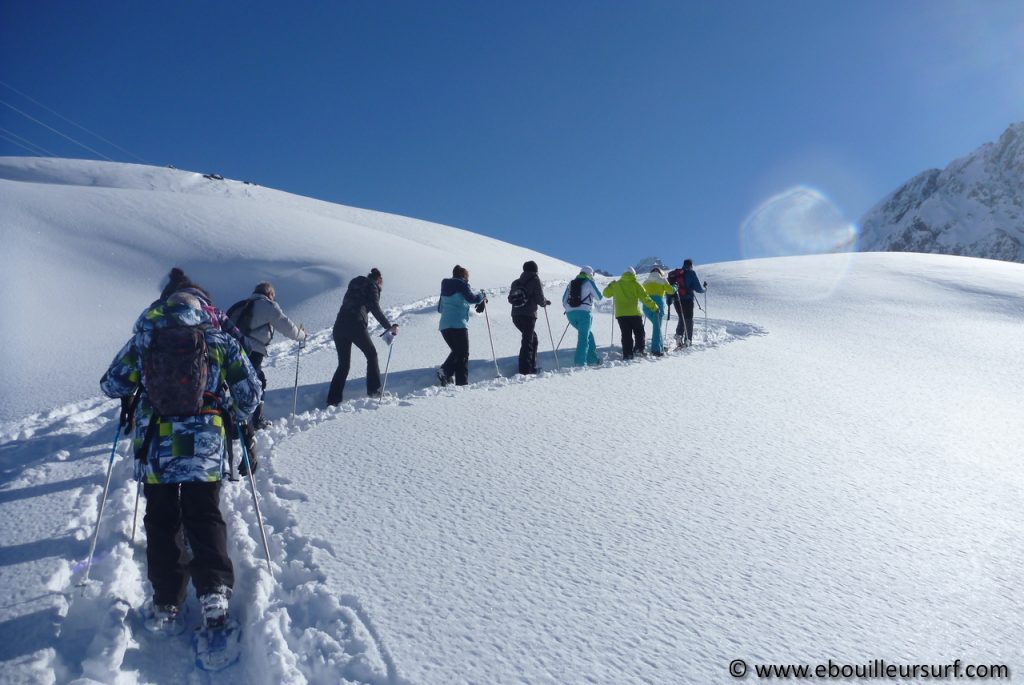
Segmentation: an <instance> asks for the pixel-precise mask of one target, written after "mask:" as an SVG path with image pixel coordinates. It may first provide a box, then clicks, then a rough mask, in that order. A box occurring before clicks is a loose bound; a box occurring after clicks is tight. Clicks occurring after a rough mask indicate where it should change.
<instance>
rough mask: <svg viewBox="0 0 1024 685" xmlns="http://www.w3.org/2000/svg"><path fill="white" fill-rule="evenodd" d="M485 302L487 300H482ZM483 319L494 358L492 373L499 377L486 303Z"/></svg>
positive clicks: (492, 357)
mask: <svg viewBox="0 0 1024 685" xmlns="http://www.w3.org/2000/svg"><path fill="white" fill-rule="evenodd" d="M484 302H485V303H486V302H487V300H484ZM484 321H486V322H487V339H488V340H490V341H491V359H493V360H494V373H496V374H498V376H497V377H498V378H501V371H500V370H499V369H498V355H496V354H494V338H493V337H492V336H491V317H490V315H489V314H488V313H487V305H486V304H485V305H484Z"/></svg>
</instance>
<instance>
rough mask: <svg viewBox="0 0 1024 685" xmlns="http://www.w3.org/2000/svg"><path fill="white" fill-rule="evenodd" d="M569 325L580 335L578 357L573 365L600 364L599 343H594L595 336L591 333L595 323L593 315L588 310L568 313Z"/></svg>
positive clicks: (577, 348)
mask: <svg viewBox="0 0 1024 685" xmlns="http://www.w3.org/2000/svg"><path fill="white" fill-rule="evenodd" d="M565 315H566V316H567V317H569V323H570V324H571V325H572V327H573V328H575V329H576V332H577V333H578V335H577V338H576V356H575V357H573V363H575V364H576V366H583V365H585V364H599V363H600V362H601V359H600V358H599V357H598V356H597V343H596V342H594V334H593V333H591V332H590V328H591V325H592V324H593V322H594V317H593V315H592V314H591V313H590V312H589V311H586V310H583V309H580V310H577V311H573V312H566V314H565Z"/></svg>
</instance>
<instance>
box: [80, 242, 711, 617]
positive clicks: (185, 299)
mask: <svg viewBox="0 0 1024 685" xmlns="http://www.w3.org/2000/svg"><path fill="white" fill-rule="evenodd" d="M383 283H384V281H383V276H382V275H381V272H380V270H379V269H376V268H374V269H371V270H370V272H369V274H367V275H366V276H357V277H355V278H353V279H352V280H351V281H350V282H349V284H348V288H347V290H346V292H345V295H344V297H343V299H342V304H341V307H340V309H339V311H338V315H337V318H336V319H335V322H334V328H333V331H332V332H333V337H334V343H335V348H336V351H337V354H338V369H337V371H336V372H335V373H334V377H333V378H332V380H331V385H330V390H329V391H328V397H327V403H328V404H329V405H335V404H338V403H340V402H341V401H342V396H343V392H344V388H345V382H346V379H347V378H348V373H349V369H350V367H351V353H352V346H353V345H355V346H356V347H357V348H359V350H360V351H361V352H363V354H364V355H365V356H366V360H367V372H366V390H367V394H368V395H370V396H371V397H372V396H377V397H379V396H380V393H381V378H380V368H379V364H378V361H377V352H376V348H375V347H374V344H373V340H372V339H371V337H370V333H369V328H368V325H369V315H371V314H372V315H373V317H374V318H375V319H376V320H377V322H378V323H379V324H380V325H381V327H382V328H383V329H384V334H383V337H384V339H385V341H386V342H388V343H390V342H391V341H392V340H393V338H394V336H396V335H397V334H398V325H397V324H395V323H393V322H391V321H389V320H388V318H387V316H386V315H385V314H384V312H383V311H381V307H380V294H381V288H382V287H383ZM162 285H163V287H162V290H161V293H160V297H159V298H158V299H157V300H156V301H154V302H153V303H152V304H150V305H149V306H148V307H147V308H146V309H145V311H144V312H143V313H142V314H141V315H140V316H139V317H138V319H137V320H136V322H135V325H134V328H133V331H132V336H131V338H130V339H129V340H128V342H127V343H125V345H124V346H123V347H122V348H121V350H120V351H119V352H118V353H117V355H116V356H115V357H114V360H113V362H112V363H111V364H110V367H109V368H108V369H107V371H106V373H105V374H104V375H103V378H102V379H101V380H100V387H101V388H102V390H103V392H104V393H105V394H106V395H107V396H108V397H112V398H119V399H120V400H121V419H120V424H121V428H123V429H124V432H125V433H126V434H133V441H132V447H133V451H134V454H135V477H136V479H137V480H138V481H139V483H140V490H141V493H142V494H144V495H145V497H146V508H145V515H144V518H143V525H144V527H145V530H146V539H147V545H146V562H147V563H146V566H147V576H148V578H149V581H150V583H151V584H152V587H153V596H152V598H151V599H150V600H149V601H147V603H146V606H145V607H144V610H143V617H144V620H143V624H144V625H145V627H146V628H147V629H149V630H152V631H154V632H167V631H169V630H171V629H173V628H174V627H175V626H180V625H181V618H182V615H181V607H182V604H183V602H184V600H185V596H186V592H187V587H188V582H189V579H191V582H192V584H193V586H194V588H195V591H196V596H197V597H198V599H199V603H200V606H201V608H202V625H203V627H205V628H209V629H216V628H218V627H221V626H224V625H225V624H226V622H227V620H228V616H229V612H228V606H229V600H230V597H231V593H232V588H233V587H234V569H233V566H232V563H231V559H230V557H229V556H228V553H227V528H226V525H225V522H224V519H223V516H222V515H221V512H220V506H219V502H220V489H221V482H222V479H223V478H224V476H225V475H226V474H227V473H228V472H230V473H231V476H232V478H233V477H234V471H235V464H236V458H235V455H234V453H233V440H234V439H235V438H238V439H239V441H240V443H241V448H242V452H243V454H242V455H241V456H242V458H241V460H240V466H239V473H240V474H241V475H243V476H245V475H248V476H249V477H250V478H251V476H252V473H253V472H254V471H255V470H256V467H257V465H258V457H257V454H256V451H255V447H256V445H255V432H256V431H257V430H259V429H261V428H265V427H266V426H267V423H268V422H267V419H266V418H265V417H264V416H263V394H264V391H265V390H266V386H267V380H266V376H265V375H264V373H263V370H262V364H263V360H264V358H265V356H266V354H267V346H268V345H269V344H270V343H271V341H272V340H273V338H274V334H275V332H277V331H280V332H281V333H282V334H284V335H285V336H286V337H288V338H291V339H292V340H295V341H298V342H299V343H300V345H301V344H303V343H304V342H305V340H306V337H307V336H306V332H305V330H304V328H303V326H297V325H296V324H295V323H294V322H293V321H292V320H291V319H289V318H288V316H287V315H285V313H284V312H283V311H282V309H281V307H280V305H278V303H277V302H276V292H275V289H274V286H273V285H272V284H271V283H269V282H265V281H264V282H261V283H258V284H257V285H256V287H255V288H254V289H253V292H252V294H251V295H250V296H249V297H248V298H246V299H244V300H241V301H239V302H237V303H236V304H234V305H232V306H231V307H230V308H229V309H228V310H227V311H223V310H221V309H219V308H218V307H217V306H216V305H215V304H214V302H213V298H212V297H211V295H210V293H209V292H208V291H207V290H206V289H204V288H203V287H202V286H200V285H199V284H197V283H195V282H194V281H192V279H190V278H189V277H188V276H187V275H186V274H185V273H184V272H183V271H182V270H181V269H179V268H174V269H172V270H171V271H170V273H169V274H168V275H167V277H166V279H165V281H164V283H163V284H162ZM706 285H707V283H706V282H705V283H703V284H702V283H701V282H700V280H699V279H698V278H697V275H696V274H695V273H694V271H693V264H692V261H691V260H689V259H687V260H686V261H685V262H684V264H683V267H682V268H680V269H674V270H672V271H670V272H668V273H665V271H664V270H663V269H661V268H660V267H655V268H653V269H651V271H650V273H649V274H648V275H647V277H646V279H645V280H644V282H643V283H640V282H639V281H638V279H637V275H636V272H635V271H634V270H633V269H629V270H627V271H626V272H624V273H623V274H622V276H621V277H619V278H618V279H616V280H613V281H611V282H610V283H609V284H608V285H607V286H605V287H604V289H603V290H602V289H601V288H599V287H598V285H597V283H596V282H595V280H594V270H593V269H592V268H591V267H589V266H584V267H582V268H581V269H580V273H579V275H577V276H576V277H575V278H574V279H573V280H572V281H571V282H570V283H569V285H568V286H567V287H566V288H565V292H564V293H563V295H562V306H563V308H564V310H565V314H566V316H567V317H568V325H571V326H572V327H573V328H575V329H576V331H577V335H578V339H577V345H576V354H575V363H576V364H577V365H580V366H583V365H588V364H589V365H596V364H600V363H601V360H600V358H599V357H598V355H597V345H596V343H595V340H594V334H593V331H592V327H593V325H592V324H593V309H594V306H595V303H596V302H598V301H600V300H601V299H603V298H604V297H612V298H614V300H615V317H616V319H617V320H618V324H619V328H620V330H621V334H622V354H623V358H625V359H631V358H633V356H634V355H637V354H644V353H645V349H646V348H645V340H644V337H645V336H644V325H643V319H642V315H641V307H642V309H643V316H646V317H647V318H648V319H649V320H650V321H651V322H652V323H653V324H654V333H653V336H652V341H651V350H650V351H651V354H654V355H662V354H664V351H665V350H664V343H663V340H662V336H661V321H662V320H663V318H664V316H665V314H666V312H667V306H668V303H671V305H672V306H674V307H675V309H676V311H677V313H678V317H679V323H678V324H677V327H676V342H677V344H678V345H679V346H686V345H688V344H691V341H692V339H693V308H694V293H703V292H704V287H705V286H706ZM508 302H509V304H510V305H511V308H512V322H513V324H514V325H515V326H516V328H517V329H518V330H519V331H520V333H521V334H522V340H521V344H520V351H519V372H520V373H521V374H536V373H537V372H538V371H540V369H539V368H538V367H537V347H538V338H537V333H536V326H537V317H538V311H539V309H540V308H542V307H543V308H546V307H548V306H550V305H551V301H550V300H548V299H546V297H545V295H544V289H543V284H542V283H541V281H540V277H539V275H538V268H537V264H536V262H533V261H527V262H526V263H524V264H523V272H522V274H521V275H520V276H519V278H517V279H516V280H515V281H513V283H512V284H511V287H510V288H509V293H508ZM487 303H488V300H487V295H486V294H485V293H484V291H478V292H473V290H472V288H471V287H470V285H469V270H468V269H466V268H465V267H463V266H459V265H456V266H455V267H454V268H453V269H452V276H451V278H446V279H444V280H443V281H442V282H441V295H440V299H439V301H438V305H437V309H438V311H439V312H440V314H441V320H440V324H439V329H440V331H441V335H442V337H443V339H444V341H445V343H446V344H447V345H448V347H449V349H450V353H449V355H448V357H447V358H446V359H445V361H444V363H443V364H442V365H441V367H440V369H439V370H438V372H437V374H438V381H439V382H440V383H441V384H442V385H448V384H450V383H455V384H456V385H466V384H468V382H469V370H468V364H469V335H468V322H469V310H470V307H475V308H476V311H477V312H478V313H484V312H485V308H486V306H487ZM495 363H497V362H496V361H495ZM115 444H116V443H115ZM90 561H91V556H90Z"/></svg>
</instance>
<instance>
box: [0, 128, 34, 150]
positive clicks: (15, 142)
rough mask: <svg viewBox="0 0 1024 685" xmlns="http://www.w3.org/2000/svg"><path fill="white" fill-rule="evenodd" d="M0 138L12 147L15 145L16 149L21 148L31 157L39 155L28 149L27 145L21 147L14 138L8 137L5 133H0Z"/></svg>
mask: <svg viewBox="0 0 1024 685" xmlns="http://www.w3.org/2000/svg"><path fill="white" fill-rule="evenodd" d="M0 138H2V139H4V140H6V141H7V142H8V143H10V144H12V145H17V146H18V147H20V148H22V149H23V150H27V151H28V152H30V153H31V154H33V155H36V154H39V153H38V152H36V151H35V150H33V149H32V148H30V147H28V146H27V145H22V144H21V143H19V142H18V141H16V140H15V139H14V138H11V137H9V136H8V135H7V134H6V133H3V132H2V131H0Z"/></svg>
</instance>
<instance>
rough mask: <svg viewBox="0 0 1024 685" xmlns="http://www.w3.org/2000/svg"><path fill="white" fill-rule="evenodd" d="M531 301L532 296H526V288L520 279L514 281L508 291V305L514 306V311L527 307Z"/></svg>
mask: <svg viewBox="0 0 1024 685" xmlns="http://www.w3.org/2000/svg"><path fill="white" fill-rule="evenodd" d="M529 300H530V296H529V295H527V294H526V288H524V287H523V285H522V284H521V283H520V282H519V279H518V278H517V279H516V280H514V281H512V287H511V289H510V290H509V291H508V303H509V304H511V305H512V309H519V308H521V307H525V306H526V303H527V302H528V301H529Z"/></svg>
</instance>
